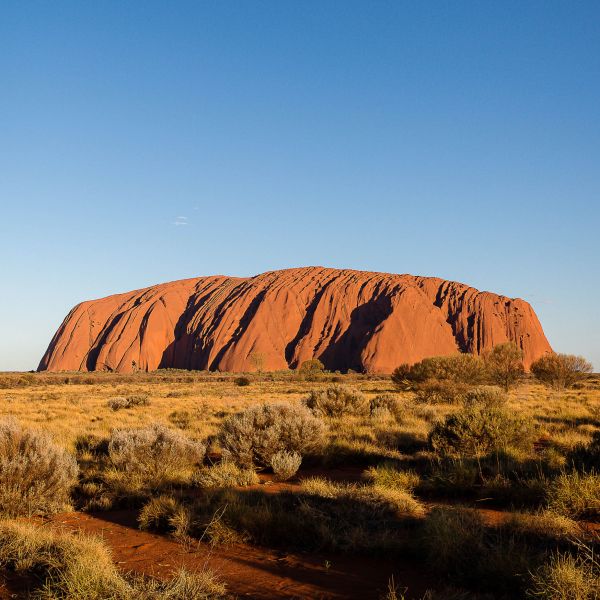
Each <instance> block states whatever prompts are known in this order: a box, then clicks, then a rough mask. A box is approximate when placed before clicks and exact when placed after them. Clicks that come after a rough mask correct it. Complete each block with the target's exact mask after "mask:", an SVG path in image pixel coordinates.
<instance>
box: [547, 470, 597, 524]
mask: <svg viewBox="0 0 600 600" xmlns="http://www.w3.org/2000/svg"><path fill="white" fill-rule="evenodd" d="M548 507H549V508H550V509H551V510H553V511H555V512H557V513H558V514H561V515H565V516H567V517H572V518H574V519H586V518H597V517H599V516H600V475H596V474H595V473H587V474H586V473H579V472H577V471H572V472H570V473H566V472H563V473H561V474H560V475H558V476H557V477H556V478H555V479H554V480H553V481H552V483H551V484H550V489H549V490H548Z"/></svg>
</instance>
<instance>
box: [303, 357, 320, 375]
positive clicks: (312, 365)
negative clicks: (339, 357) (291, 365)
mask: <svg viewBox="0 0 600 600" xmlns="http://www.w3.org/2000/svg"><path fill="white" fill-rule="evenodd" d="M324 369H325V365H324V364H323V363H322V362H321V361H320V360H319V359H318V358H311V359H310V360H305V361H304V362H303V363H302V364H301V365H300V371H301V372H302V373H321V372H322V371H323V370H324Z"/></svg>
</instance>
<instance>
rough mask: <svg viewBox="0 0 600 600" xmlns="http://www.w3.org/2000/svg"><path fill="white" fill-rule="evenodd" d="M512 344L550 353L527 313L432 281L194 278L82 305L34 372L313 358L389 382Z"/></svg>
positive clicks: (267, 364) (307, 275)
mask: <svg viewBox="0 0 600 600" xmlns="http://www.w3.org/2000/svg"><path fill="white" fill-rule="evenodd" d="M506 341H512V342H515V343H516V344H517V345H518V346H519V347H520V348H522V349H523V353H524V357H525V365H526V366H529V365H530V364H531V363H532V362H533V361H534V360H535V359H537V358H538V357H539V356H541V355H542V354H544V353H546V352H549V351H550V350H551V348H550V345H549V344H548V341H547V340H546V337H545V335H544V332H543V331H542V327H541V325H540V323H539V321H538V319H537V317H536V315H535V313H534V312H533V309H532V308H531V306H529V304H528V303H527V302H525V301H523V300H520V299H512V298H506V297H504V296H499V295H496V294H491V293H489V292H479V291H478V290H476V289H474V288H471V287H468V286H466V285H463V284H461V283H455V282H451V281H444V280H443V279H437V278H434V277H415V276H412V275H393V274H387V273H369V272H363V271H351V270H345V269H344V270H339V269H325V268H322V267H307V268H301V269H287V270H284V271H273V272H270V273H263V274H262V275H257V276H256V277H251V278H237V277H222V276H214V277H200V278H197V279H185V280H182V281H175V282H172V283H165V284H161V285H155V286H152V287H149V288H146V289H143V290H136V291H134V292H128V293H126V294H117V295H115V296H109V297H107V298H103V299H101V300H91V301H88V302H82V303H81V304H79V305H77V306H76V307H75V308H74V309H73V310H71V312H70V313H69V314H68V315H67V317H66V318H65V320H64V321H63V323H62V325H61V326H60V328H59V330H58V331H57V332H56V334H55V335H54V338H53V339H52V341H51V343H50V346H49V348H48V350H47V351H46V354H45V355H44V357H43V358H42V360H41V362H40V366H39V370H49V371H63V370H64V371H66V370H69V371H71V370H80V371H95V370H109V371H120V372H130V371H132V370H135V369H142V370H148V371H151V370H154V369H158V368H161V367H163V368H164V367H172V368H179V369H210V370H220V371H255V370H257V369H264V370H277V369H288V368H295V367H297V366H298V365H300V364H301V363H302V362H303V361H305V360H308V359H310V358H319V359H320V360H321V361H322V362H323V363H324V364H325V366H326V368H327V369H330V370H338V369H339V370H341V371H345V370H347V369H354V370H356V371H367V372H372V373H390V372H391V371H392V370H393V369H394V368H395V367H396V366H398V365H399V364H401V363H404V362H408V363H413V362H416V361H419V360H421V359H422V358H425V357H427V356H438V355H446V354H455V353H457V352H472V353H475V354H480V353H482V352H485V351H486V350H489V349H490V348H492V347H493V346H495V345H497V344H501V343H503V342H506Z"/></svg>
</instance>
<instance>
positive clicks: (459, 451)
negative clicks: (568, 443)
mask: <svg viewBox="0 0 600 600" xmlns="http://www.w3.org/2000/svg"><path fill="white" fill-rule="evenodd" d="M429 444H430V447H431V448H432V450H434V451H435V452H438V453H440V454H442V455H450V456H452V455H454V456H463V457H470V456H484V455H486V454H489V453H490V452H498V451H500V450H504V449H507V448H517V449H523V450H525V451H530V450H531V448H532V445H533V429H532V426H531V425H530V424H529V423H528V422H527V421H525V420H524V419H518V418H515V417H513V416H512V415H511V414H510V413H508V412H507V411H506V410H504V409H502V408H497V407H494V406H491V407H490V406H486V405H480V404H475V405H473V406H469V407H466V408H464V409H462V410H460V411H458V412H456V413H454V414H451V415H448V416H447V417H446V419H445V420H444V421H442V422H439V423H437V424H436V425H434V427H433V429H432V430H431V432H430V434H429Z"/></svg>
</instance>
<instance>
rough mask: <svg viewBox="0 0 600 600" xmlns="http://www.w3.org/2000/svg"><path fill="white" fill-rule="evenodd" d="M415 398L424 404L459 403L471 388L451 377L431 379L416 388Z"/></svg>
mask: <svg viewBox="0 0 600 600" xmlns="http://www.w3.org/2000/svg"><path fill="white" fill-rule="evenodd" d="M415 389H416V395H415V400H416V401H417V402H419V403H423V404H458V403H459V402H462V401H463V400H464V398H465V395H466V393H467V392H468V390H469V386H468V385H467V384H466V383H460V382H456V381H452V380H449V379H442V380H439V379H431V380H427V381H424V382H423V383H420V384H419V385H418V386H417V387H416V388H415Z"/></svg>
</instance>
